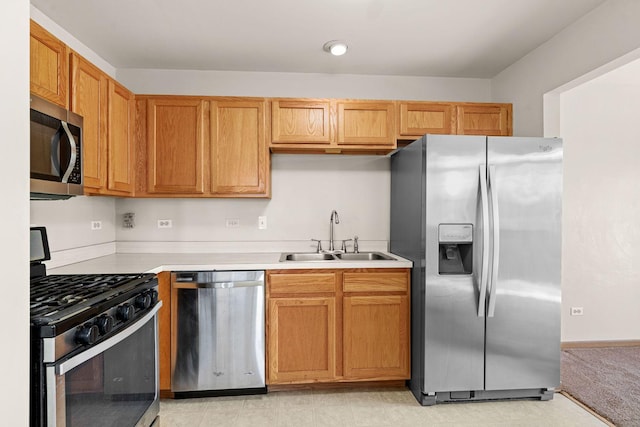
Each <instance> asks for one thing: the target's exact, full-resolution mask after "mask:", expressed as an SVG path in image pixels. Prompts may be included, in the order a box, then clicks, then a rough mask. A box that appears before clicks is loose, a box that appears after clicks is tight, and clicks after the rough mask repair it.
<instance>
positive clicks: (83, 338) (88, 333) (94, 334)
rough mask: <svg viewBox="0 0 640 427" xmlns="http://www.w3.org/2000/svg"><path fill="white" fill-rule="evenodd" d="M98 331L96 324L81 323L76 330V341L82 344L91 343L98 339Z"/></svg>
mask: <svg viewBox="0 0 640 427" xmlns="http://www.w3.org/2000/svg"><path fill="white" fill-rule="evenodd" d="M99 335H100V331H98V327H97V326H96V325H83V326H81V327H80V329H78V332H76V342H77V343H79V344H83V345H91V344H93V343H94V342H96V340H97V339H98V336H99Z"/></svg>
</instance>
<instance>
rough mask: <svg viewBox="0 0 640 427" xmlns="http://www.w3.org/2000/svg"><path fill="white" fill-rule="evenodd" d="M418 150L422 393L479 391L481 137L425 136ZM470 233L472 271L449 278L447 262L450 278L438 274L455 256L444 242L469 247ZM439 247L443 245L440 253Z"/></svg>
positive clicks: (483, 146) (481, 359) (483, 142)
mask: <svg viewBox="0 0 640 427" xmlns="http://www.w3.org/2000/svg"><path fill="white" fill-rule="evenodd" d="M425 152H426V154H425V161H426V186H425V188H426V195H425V199H426V233H425V234H426V237H425V256H426V258H425V291H424V298H425V300H424V306H425V314H424V322H425V324H424V331H425V332H424V334H425V341H424V356H425V357H424V372H425V375H424V387H423V392H425V393H431V392H439V391H467V390H482V389H483V388H484V375H483V367H484V317H480V316H479V315H478V311H479V310H478V304H479V301H478V299H479V289H478V288H479V284H478V282H479V273H480V271H479V270H480V268H479V266H478V264H479V262H478V261H479V259H480V258H481V255H482V254H481V248H482V237H481V234H482V227H481V226H479V225H478V223H481V222H482V221H480V220H479V219H478V213H477V212H478V211H479V209H480V208H479V204H480V200H479V199H480V196H479V194H480V185H479V183H480V179H479V170H480V166H481V165H482V164H484V163H485V161H486V137H482V136H450V135H427V137H426V150H425ZM469 226H470V228H469ZM469 232H470V233H472V234H471V235H472V236H473V238H472V244H471V245H472V248H473V254H472V255H473V258H474V263H473V266H472V268H471V271H470V272H469V271H468V269H467V268H464V269H463V270H464V271H463V272H458V273H456V272H455V271H456V266H455V265H454V266H453V271H454V273H451V270H450V269H448V268H446V271H447V272H446V273H445V274H442V273H443V267H442V266H443V263H442V262H441V260H440V258H441V257H442V256H445V257H447V256H448V255H447V252H449V254H450V255H451V257H452V258H450V259H447V260H445V261H446V263H445V264H448V263H449V261H451V262H453V261H455V257H456V256H458V253H457V252H456V250H457V249H456V248H455V247H450V246H449V243H451V244H453V243H455V242H456V241H460V242H463V243H464V244H466V245H468V244H469V234H468V233H469ZM456 236H458V237H456ZM441 242H446V243H447V245H441ZM440 246H445V247H444V249H443V251H441V248H440ZM449 250H451V251H449ZM467 255H468V254H467ZM439 268H440V271H439ZM482 304H484V302H482Z"/></svg>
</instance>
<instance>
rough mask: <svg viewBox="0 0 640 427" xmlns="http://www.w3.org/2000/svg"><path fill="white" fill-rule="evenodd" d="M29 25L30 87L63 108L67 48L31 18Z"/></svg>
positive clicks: (65, 91)
mask: <svg viewBox="0 0 640 427" xmlns="http://www.w3.org/2000/svg"><path fill="white" fill-rule="evenodd" d="M30 25H31V27H30V35H31V37H30V45H29V46H30V50H29V52H30V55H29V60H30V61H29V62H30V66H29V69H30V71H29V76H30V90H31V92H32V93H34V94H36V95H38V96H40V97H42V98H44V99H47V100H49V101H51V102H53V103H54V104H58V105H59V106H61V107H63V108H67V105H68V99H67V97H68V86H69V62H68V61H69V60H68V56H69V49H68V48H67V45H65V44H64V43H63V42H61V41H60V40H58V39H57V38H56V37H54V36H53V35H52V34H51V33H49V32H48V31H47V30H45V29H44V28H42V27H41V26H40V25H38V24H36V23H35V22H34V21H31V24H30Z"/></svg>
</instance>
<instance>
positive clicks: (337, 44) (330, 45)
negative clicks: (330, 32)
mask: <svg viewBox="0 0 640 427" xmlns="http://www.w3.org/2000/svg"><path fill="white" fill-rule="evenodd" d="M347 48H348V46H347V44H346V43H345V42H341V41H339V40H331V41H329V42H326V43H325V44H324V46H322V49H323V50H324V51H325V52H329V53H330V54H332V55H334V56H340V55H344V54H345V53H347Z"/></svg>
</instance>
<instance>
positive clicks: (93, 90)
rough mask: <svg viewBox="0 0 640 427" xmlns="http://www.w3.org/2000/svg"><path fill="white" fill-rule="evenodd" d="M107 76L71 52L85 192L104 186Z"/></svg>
mask: <svg viewBox="0 0 640 427" xmlns="http://www.w3.org/2000/svg"><path fill="white" fill-rule="evenodd" d="M108 81H109V78H108V76H107V75H106V74H105V73H103V72H102V71H100V70H99V69H98V68H97V67H95V66H94V65H93V64H91V63H90V62H89V61H86V60H85V59H84V58H82V57H81V56H79V55H77V54H75V53H72V54H71V102H70V103H71V105H70V109H71V111H73V112H74V113H77V114H80V115H81V116H82V117H83V122H82V160H83V165H82V169H83V176H84V191H85V193H86V194H93V193H99V192H100V191H101V190H104V189H106V188H107V155H108V152H107V108H108Z"/></svg>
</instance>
